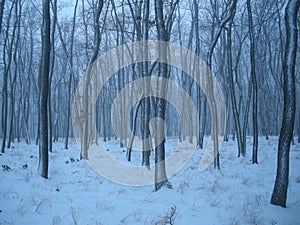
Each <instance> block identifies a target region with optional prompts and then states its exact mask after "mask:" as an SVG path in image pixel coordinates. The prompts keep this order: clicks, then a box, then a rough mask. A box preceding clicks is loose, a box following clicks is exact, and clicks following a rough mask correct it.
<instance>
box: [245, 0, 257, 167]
mask: <svg viewBox="0 0 300 225" xmlns="http://www.w3.org/2000/svg"><path fill="white" fill-rule="evenodd" d="M247 10H248V24H249V37H250V63H251V72H250V73H251V80H252V86H253V89H252V90H253V95H252V96H253V99H252V122H253V153H252V163H256V164H257V163H258V161H257V151H258V125H257V93H258V90H257V82H256V71H255V46H254V30H253V29H254V28H253V21H252V10H251V3H250V0H247ZM245 143H246V141H245V140H244V144H245Z"/></svg>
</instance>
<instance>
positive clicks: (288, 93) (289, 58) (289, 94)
mask: <svg viewBox="0 0 300 225" xmlns="http://www.w3.org/2000/svg"><path fill="white" fill-rule="evenodd" d="M299 6H300V0H289V2H288V4H287V6H286V8H285V26H286V35H287V39H286V47H285V55H284V60H283V63H282V70H283V80H284V89H283V92H284V107H283V118H282V125H281V130H280V136H279V144H278V156H277V174H276V180H275V185H274V189H273V194H272V198H271V204H273V205H279V206H282V207H286V199H287V188H288V182H289V154H290V145H291V141H292V137H293V129H294V122H295V114H296V84H295V83H296V79H295V63H296V53H297V40H298V30H297V15H298V11H299Z"/></svg>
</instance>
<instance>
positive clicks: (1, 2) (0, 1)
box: [0, 0, 5, 34]
mask: <svg viewBox="0 0 300 225" xmlns="http://www.w3.org/2000/svg"><path fill="white" fill-rule="evenodd" d="M4 4H5V0H0V34H1V32H2V20H3V11H4Z"/></svg>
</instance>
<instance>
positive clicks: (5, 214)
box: [0, 137, 300, 225]
mask: <svg viewBox="0 0 300 225" xmlns="http://www.w3.org/2000/svg"><path fill="white" fill-rule="evenodd" d="M207 139H208V138H206V141H207ZM247 142H248V145H247V151H248V152H247V156H246V157H244V158H242V157H241V158H238V157H237V144H236V142H233V141H232V140H231V141H229V142H225V143H224V145H223V146H222V151H221V156H220V157H221V171H218V170H214V169H213V168H212V166H211V167H209V168H208V169H207V170H205V171H203V172H200V171H199V169H198V168H199V162H200V159H201V156H202V154H203V150H199V149H197V150H196V151H195V153H194V155H193V157H192V158H191V160H190V161H189V162H188V164H187V165H186V166H185V167H184V168H183V169H182V170H181V171H180V172H178V173H177V174H176V175H175V176H173V177H171V178H170V179H169V181H170V182H171V183H172V185H173V189H168V188H163V189H161V190H160V191H158V192H154V191H153V185H152V186H144V187H131V186H124V185H120V184H117V183H113V182H111V181H109V180H106V179H105V178H103V177H102V176H101V175H99V174H97V173H96V172H94V171H93V170H92V169H91V168H90V167H89V166H88V163H87V162H86V161H84V160H79V161H77V158H78V157H79V151H78V147H77V145H76V144H75V142H74V141H73V140H72V141H71V143H70V148H69V150H65V149H64V148H63V140H61V141H59V142H57V143H54V145H53V147H54V149H53V153H50V167H49V168H50V171H49V179H48V180H45V179H43V178H41V177H40V176H38V175H37V172H36V171H37V164H38V163H37V152H38V147H37V146H35V145H26V144H25V143H15V144H13V146H14V148H12V149H9V150H7V151H6V153H5V154H3V155H2V156H0V165H8V166H9V167H10V168H11V170H8V171H7V170H3V169H2V167H1V168H0V210H1V212H0V224H166V222H170V219H171V221H172V224H210V225H212V224H218V225H219V224H224V225H225V224H226V225H228V224H293V225H294V224H300V217H299V215H297V213H299V208H300V174H299V171H300V148H299V146H300V144H299V143H296V145H294V146H291V154H290V183H289V189H288V201H287V208H285V209H284V208H281V207H278V206H273V205H271V204H270V203H269V202H270V198H271V192H272V189H273V185H274V180H275V172H276V162H277V158H276V157H277V143H278V137H271V138H270V139H269V140H265V139H264V138H263V137H261V138H260V139H259V164H258V165H253V164H252V163H251V149H252V146H251V142H252V138H250V137H249V138H248V139H247ZM176 143H177V141H176V140H175V139H172V140H168V141H167V149H168V151H169V152H168V154H170V153H171V151H172V149H173V148H174V146H176ZM105 148H107V149H109V152H110V153H111V154H112V155H113V156H114V157H116V158H117V159H118V160H122V161H124V162H125V154H126V153H125V152H124V151H123V150H125V148H123V149H120V148H119V145H118V143H117V141H115V140H113V141H110V142H107V143H106V144H105ZM132 156H133V162H132V163H133V164H139V162H140V159H141V156H140V154H138V153H136V152H133V155H132ZM70 158H74V159H75V161H74V162H71V160H70ZM66 161H68V163H66ZM25 164H27V165H28V168H25V169H24V168H22V166H23V165H25Z"/></svg>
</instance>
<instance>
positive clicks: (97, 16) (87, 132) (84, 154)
mask: <svg viewBox="0 0 300 225" xmlns="http://www.w3.org/2000/svg"><path fill="white" fill-rule="evenodd" d="M102 9H103V0H101V1H99V2H98V4H97V5H95V8H94V32H95V35H94V52H93V55H92V57H91V59H90V62H89V66H91V65H92V63H93V62H94V61H95V60H96V59H97V56H98V52H99V48H100V42H101V35H100V24H99V23H100V21H99V19H100V14H101V11H102ZM90 82H91V76H90V73H89V72H88V73H87V78H86V80H85V86H84V100H83V102H84V115H85V120H84V130H83V145H82V146H83V148H82V149H81V157H82V158H84V159H88V147H89V142H90V140H89V138H90V136H91V133H90V125H89V122H90V119H89V101H90V100H89V90H90Z"/></svg>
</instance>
